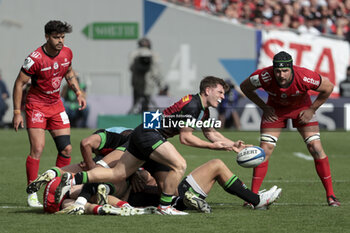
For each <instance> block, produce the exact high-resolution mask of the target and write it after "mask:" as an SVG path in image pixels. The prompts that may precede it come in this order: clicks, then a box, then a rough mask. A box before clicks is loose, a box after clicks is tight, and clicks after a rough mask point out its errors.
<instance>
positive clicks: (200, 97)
mask: <svg viewBox="0 0 350 233" xmlns="http://www.w3.org/2000/svg"><path fill="white" fill-rule="evenodd" d="M197 95H198V96H199V99H200V100H201V104H202V108H203V110H205V107H204V105H203V101H202V96H201V95H200V94H199V93H198V94H197Z"/></svg>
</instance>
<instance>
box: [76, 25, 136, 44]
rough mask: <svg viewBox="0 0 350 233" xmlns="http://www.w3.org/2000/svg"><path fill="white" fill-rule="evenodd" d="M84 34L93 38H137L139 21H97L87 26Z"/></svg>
mask: <svg viewBox="0 0 350 233" xmlns="http://www.w3.org/2000/svg"><path fill="white" fill-rule="evenodd" d="M82 32H83V34H85V35H86V37H87V38H89V39H93V40H129V39H137V38H138V35H139V27H138V23H133V22H124V23H114V22H95V23H91V24H88V25H86V26H85V28H84V29H83V31H82Z"/></svg>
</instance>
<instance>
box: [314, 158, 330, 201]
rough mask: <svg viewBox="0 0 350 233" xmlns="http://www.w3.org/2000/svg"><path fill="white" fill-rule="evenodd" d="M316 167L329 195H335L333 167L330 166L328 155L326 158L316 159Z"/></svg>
mask: <svg viewBox="0 0 350 233" xmlns="http://www.w3.org/2000/svg"><path fill="white" fill-rule="evenodd" d="M315 167H316V172H317V174H318V176H319V177H320V179H321V181H322V184H323V186H324V188H325V189H326V194H327V197H329V196H331V195H333V196H335V195H334V191H333V185H332V176H331V169H330V167H329V161H328V157H326V158H324V159H315Z"/></svg>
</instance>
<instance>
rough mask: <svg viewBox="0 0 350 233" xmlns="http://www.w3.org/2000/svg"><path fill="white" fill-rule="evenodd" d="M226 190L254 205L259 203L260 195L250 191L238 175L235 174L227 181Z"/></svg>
mask: <svg viewBox="0 0 350 233" xmlns="http://www.w3.org/2000/svg"><path fill="white" fill-rule="evenodd" d="M224 190H225V191H226V192H228V193H230V194H233V195H237V196H238V197H240V198H242V199H243V200H245V201H246V202H248V203H251V204H253V205H254V206H256V205H257V204H259V201H260V198H259V195H257V194H255V193H253V192H252V191H250V190H249V189H248V188H247V186H246V185H245V184H243V183H242V181H241V180H240V179H238V177H237V176H236V175H233V176H232V177H231V178H230V179H229V180H228V181H226V182H225V184H224Z"/></svg>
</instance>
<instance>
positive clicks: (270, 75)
mask: <svg viewBox="0 0 350 233" xmlns="http://www.w3.org/2000/svg"><path fill="white" fill-rule="evenodd" d="M249 78H250V82H251V83H252V85H254V86H255V87H257V88H259V87H261V88H262V89H264V90H265V91H266V92H267V93H268V96H269V97H268V101H267V104H268V105H271V106H276V107H290V108H299V107H302V106H310V105H311V98H310V95H309V94H308V90H316V89H317V88H318V87H319V86H320V85H321V82H322V78H321V76H320V75H319V74H317V73H316V72H314V71H311V70H309V69H306V68H302V67H299V66H293V79H292V82H291V84H290V85H289V86H288V87H286V88H282V87H280V86H279V84H278V82H277V81H276V78H275V76H274V72H273V67H272V66H270V67H266V68H263V69H259V70H257V71H255V72H254V73H253V74H251V75H250V77H249Z"/></svg>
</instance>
